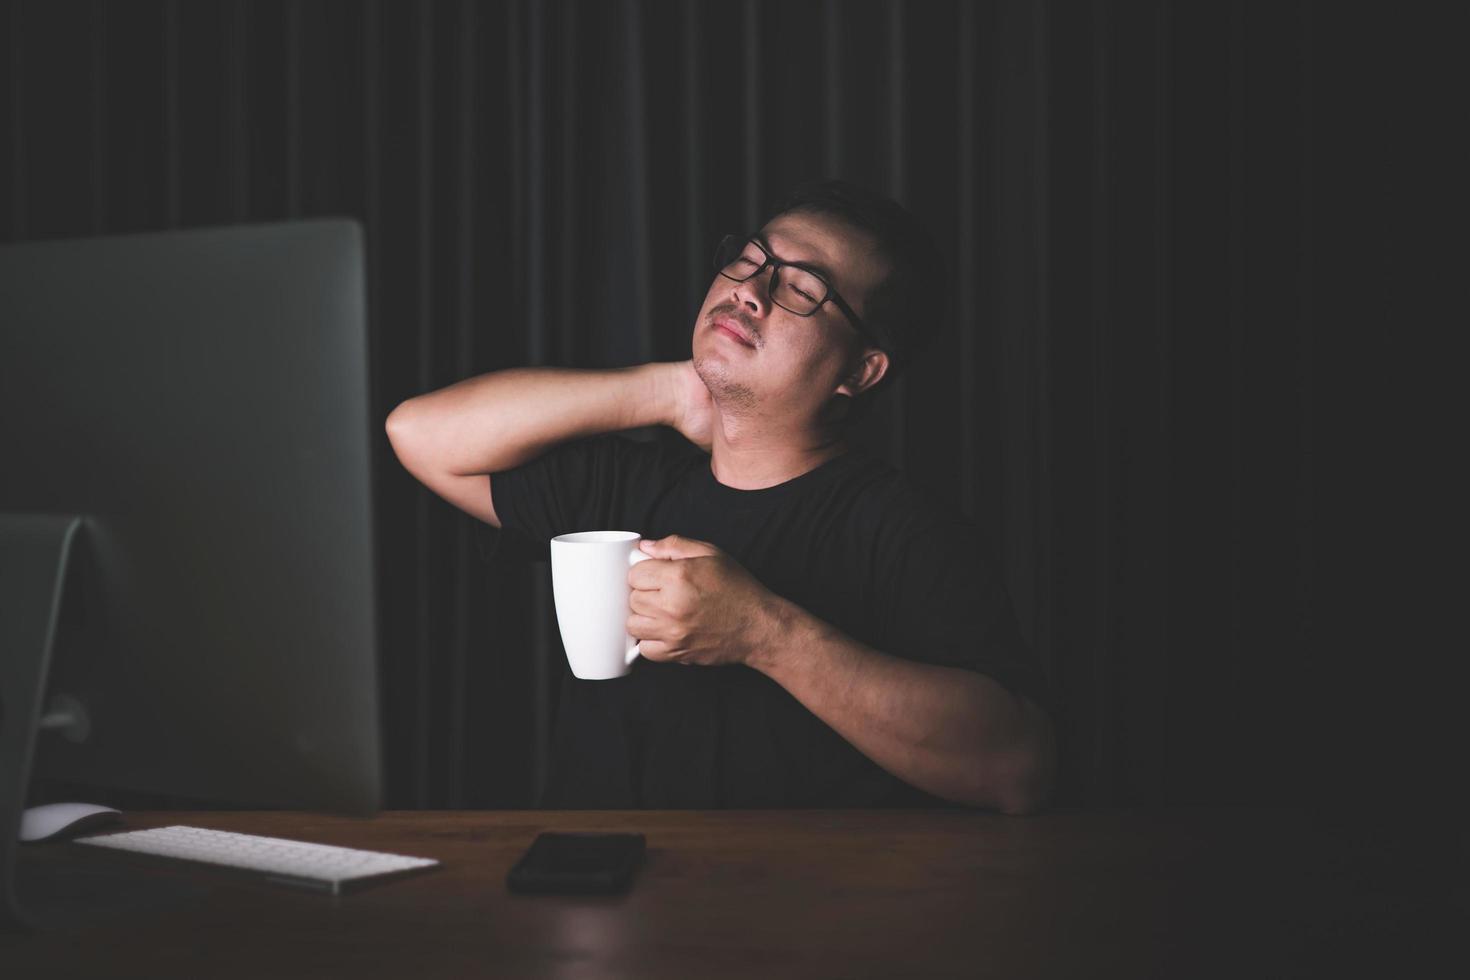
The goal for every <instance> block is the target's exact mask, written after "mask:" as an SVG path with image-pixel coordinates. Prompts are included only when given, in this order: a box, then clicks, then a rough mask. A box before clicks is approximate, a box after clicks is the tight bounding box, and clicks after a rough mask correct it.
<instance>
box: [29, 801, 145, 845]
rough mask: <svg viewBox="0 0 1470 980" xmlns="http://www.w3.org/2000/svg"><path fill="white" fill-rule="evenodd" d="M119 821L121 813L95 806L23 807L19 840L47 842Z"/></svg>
mask: <svg viewBox="0 0 1470 980" xmlns="http://www.w3.org/2000/svg"><path fill="white" fill-rule="evenodd" d="M121 820H122V811H121V810H114V809H113V808H112V807H110V806H98V805H97V804H96V803H42V804H41V805H40V806H33V807H27V808H26V810H25V811H24V812H23V813H22V814H21V815H20V839H21V840H23V841H41V840H49V839H50V838H53V837H59V836H62V835H65V836H71V835H73V834H78V833H81V832H82V831H84V830H91V829H93V828H94V827H100V826H105V825H107V824H110V823H117V822H120V821H121Z"/></svg>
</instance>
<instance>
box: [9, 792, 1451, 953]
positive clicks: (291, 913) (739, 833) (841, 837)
mask: <svg viewBox="0 0 1470 980" xmlns="http://www.w3.org/2000/svg"><path fill="white" fill-rule="evenodd" d="M170 823H181V824H192V825H195V826H201V827H218V828H221V829H226V830H237V831H243V832H248V833H259V834H269V835H274V836H281V837H289V838H295V839H299V840H309V841H320V842H323V843H331V844H341V845H346V846H351V847H361V848H369V849H373V850H382V851H392V852H397V853H403V854H412V855H421V856H425V857H433V858H438V859H439V860H440V861H442V862H443V864H444V867H442V868H441V869H438V870H435V871H433V872H430V873H427V874H422V875H418V876H416V877H410V878H404V879H400V880H397V881H390V882H384V883H381V884H379V885H375V886H372V887H370V888H368V889H366V890H363V891H360V892H357V893H354V894H349V895H346V896H342V897H340V898H333V897H331V896H325V895H320V894H315V893H310V892H303V891H298V890H294V889H291V888H287V887H283V886H277V885H271V884H268V883H264V882H257V881H254V880H241V879H238V878H236V877H233V876H229V875H228V873H221V872H216V871H213V870H210V869H198V870H195V869H194V868H192V867H190V868H186V869H177V868H176V866H174V865H172V864H164V865H159V864H157V863H154V864H152V865H151V866H150V869H149V870H150V875H166V876H169V877H171V878H177V879H178V880H179V881H182V882H185V883H186V884H188V883H193V884H197V885H198V886H199V891H198V894H197V895H196V896H195V897H193V898H190V899H189V900H187V901H184V902H176V903H174V904H172V905H170V906H166V907H145V908H139V909H137V910H135V911H132V912H129V913H127V914H126V915H124V916H123V917H122V918H116V919H113V920H111V921H108V922H105V923H97V924H92V925H89V926H86V927H74V928H70V929H67V930H64V931H60V932H51V933H43V934H35V935H29V936H26V935H14V934H10V935H0V977H4V978H5V980H12V978H14V980H20V978H30V977H48V976H64V977H69V976H78V977H80V976H95V977H115V976H147V977H155V978H162V977H191V978H194V977H198V978H208V977H270V978H275V977H293V976H303V977H336V976H344V977H345V976H352V977H360V976H362V977H376V976H384V977H387V976H396V977H410V978H413V980H423V978H429V977H475V976H504V977H650V978H653V977H678V978H703V977H941V976H944V977H948V976H964V977H1005V978H1018V977H1114V976H1116V977H1130V978H1136V977H1171V978H1173V977H1179V978H1192V977H1202V976H1210V977H1214V976H1220V977H1226V976H1228V977H1251V978H1254V977H1296V976H1357V975H1374V974H1376V975H1379V976H1423V975H1428V974H1427V973H1421V972H1419V971H1417V970H1416V969H1415V968H1413V967H1412V966H1411V965H1410V964H1411V962H1412V959H1413V957H1414V956H1416V955H1424V954H1425V952H1426V950H1425V947H1424V944H1423V943H1422V941H1421V940H1420V937H1419V936H1418V935H1417V930H1418V928H1419V926H1420V925H1422V923H1423V922H1424V921H1425V920H1424V919H1423V918H1422V916H1421V914H1420V911H1419V909H1418V905H1417V903H1418V902H1420V900H1421V899H1422V898H1423V897H1424V892H1423V891H1422V889H1423V883H1422V881H1420V880H1419V879H1418V878H1417V876H1415V875H1413V874H1411V873H1409V869H1407V868H1405V867H1402V866H1400V865H1399V864H1397V863H1395V860H1394V856H1393V855H1392V854H1391V853H1390V852H1389V851H1388V850H1385V849H1384V842H1383V841H1381V840H1379V841H1377V842H1375V841H1372V840H1358V839H1354V838H1346V837H1338V836H1333V835H1329V834H1325V833H1324V832H1322V831H1321V829H1320V828H1316V827H1313V826H1312V825H1311V823H1310V821H1308V820H1307V819H1306V818H1305V817H1302V816H1293V815H1290V814H1282V813H1269V812H1260V811H1217V810H1209V811H1205V810H1195V811H1171V812H1089V813H1066V812H1054V813H1049V814H1045V815H1042V816H1038V817H1030V818H1016V817H1004V816H999V815H994V814H987V813H982V812H975V811H965V810H932V811H874V810H864V811H853V810H822V811H813V810H805V811H767V810H758V811H749V810H747V811H581V812H548V811H527V810H519V811H517V810H511V811H466V812H412V811H407V812H388V813H383V814H380V815H379V816H377V817H375V818H373V819H370V820H354V819H351V818H341V817H328V816H320V815H313V814H301V813H287V812H251V813H225V812H200V813H193V812H191V813H166V812H158V813H133V814H129V816H128V824H129V826H130V827H132V828H142V827H153V826H163V825H166V824H170ZM622 829H627V830H638V831H642V832H643V833H644V834H646V835H647V839H648V855H647V860H646V863H645V864H644V866H643V868H642V869H641V871H640V872H639V874H638V876H637V878H635V881H634V885H633V888H632V890H631V892H629V893H628V894H626V895H622V896H614V897H581V896H577V897H566V896H548V895H538V896H523V895H517V894H512V893H510V892H509V891H507V889H506V886H505V875H506V872H507V871H508V870H509V868H510V866H511V864H512V863H513V862H514V861H515V860H516V858H517V857H518V856H519V855H520V854H521V853H522V852H523V851H524V850H525V848H526V847H527V846H528V845H529V844H530V842H531V840H532V838H533V837H534V836H535V835H536V834H537V833H538V832H540V831H542V830H622ZM33 846H35V845H33ZM39 846H40V847H45V848H52V849H54V850H53V853H59V849H67V850H69V851H71V852H73V853H75V852H76V851H79V850H83V849H82V847H81V845H76V844H48V845H39ZM87 851H88V852H89V853H91V851H90V849H87ZM140 894H141V892H140ZM1460 901H1461V902H1462V903H1463V891H1462V892H1460ZM1451 905H1453V903H1451ZM1378 956H1386V957H1389V958H1388V959H1385V960H1383V962H1382V963H1381V964H1380V963H1379V962H1378V961H1377V960H1375V959H1373V958H1374V957H1378ZM1380 965H1381V966H1382V967H1383V969H1382V970H1381V971H1379V970H1378V969H1377V967H1378V966H1380Z"/></svg>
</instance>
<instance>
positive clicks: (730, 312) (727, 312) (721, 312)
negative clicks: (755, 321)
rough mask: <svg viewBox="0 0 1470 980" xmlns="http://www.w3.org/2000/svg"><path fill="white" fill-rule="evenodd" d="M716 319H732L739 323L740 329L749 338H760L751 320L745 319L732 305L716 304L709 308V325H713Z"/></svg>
mask: <svg viewBox="0 0 1470 980" xmlns="http://www.w3.org/2000/svg"><path fill="white" fill-rule="evenodd" d="M716 320H733V321H735V322H736V323H738V324H740V329H742V330H744V331H745V333H746V335H747V336H749V337H750V339H751V340H760V334H759V332H757V331H756V329H755V327H754V326H752V325H751V322H750V321H749V320H747V319H746V318H745V316H744V315H743V314H741V313H740V311H739V310H738V309H736V308H735V307H733V306H717V307H715V308H714V309H712V310H710V312H709V323H710V326H714V324H715V321H716Z"/></svg>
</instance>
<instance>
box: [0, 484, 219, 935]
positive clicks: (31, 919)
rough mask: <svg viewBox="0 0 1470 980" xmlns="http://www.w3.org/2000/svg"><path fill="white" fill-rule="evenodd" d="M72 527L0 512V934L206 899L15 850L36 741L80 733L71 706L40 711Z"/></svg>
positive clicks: (61, 846)
mask: <svg viewBox="0 0 1470 980" xmlns="http://www.w3.org/2000/svg"><path fill="white" fill-rule="evenodd" d="M82 524H83V519H82V518H81V517H80V516H77V515H70V514H67V515H58V514H11V513H0V610H3V614H0V931H26V930H33V929H53V928H60V927H65V926H75V925H82V924H86V923H89V922H96V921H100V920H103V919H107V918H111V917H113V916H115V915H121V914H125V913H128V912H131V911H134V910H139V909H147V908H152V907H158V906H160V905H170V904H173V903H175V902H179V901H187V900H189V899H191V898H193V897H197V896H198V895H200V894H202V893H203V892H204V891H206V889H205V888H204V887H202V886H200V885H198V884H195V883H191V882H188V881H184V880H182V879H179V878H174V877H171V876H167V875H155V874H150V873H149V870H151V869H147V870H145V869H129V868H127V867H126V866H124V865H121V864H117V863H113V862H110V861H109V860H107V856H105V855H97V854H91V853H82V852H84V851H90V850H93V849H88V848H83V847H81V846H80V845H76V844H70V843H67V842H65V841H58V842H51V843H35V844H21V843H20V819H21V814H22V813H23V812H24V809H25V801H26V792H27V790H28V788H29V786H30V778H31V762H32V760H33V758H34V757H35V750H36V738H37V734H38V732H40V731H41V730H42V729H59V730H62V731H65V730H67V729H69V728H71V729H75V727H76V726H78V725H82V726H84V725H85V717H84V716H83V715H82V710H83V709H82V708H81V706H80V705H75V706H74V707H72V708H70V709H68V708H66V707H65V701H64V700H59V701H58V704H56V705H53V706H52V710H51V711H49V712H45V711H43V705H42V699H43V698H44V697H45V695H46V680H47V676H48V673H49V672H50V669H51V650H52V647H53V645H54V643H55V640H56V626H57V621H58V617H59V615H60V611H61V600H62V596H63V594H64V593H65V585H66V577H67V567H68V565H69V564H70V563H71V559H72V551H73V547H74V545H75V542H76V538H77V532H78V531H79V530H80V529H81V527H82ZM59 706H60V707H61V710H57V708H58V707H59Z"/></svg>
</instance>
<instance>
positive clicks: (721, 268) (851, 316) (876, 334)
mask: <svg viewBox="0 0 1470 980" xmlns="http://www.w3.org/2000/svg"><path fill="white" fill-rule="evenodd" d="M732 240H735V241H738V242H739V243H740V246H741V251H742V252H743V251H744V250H745V246H746V245H747V244H754V245H755V247H756V248H758V249H760V250H761V254H762V255H764V256H765V257H766V260H765V261H764V262H762V263H761V264H760V265H759V266H758V267H757V268H756V270H755V271H754V272H752V273H751V274H750V275H748V276H746V277H745V278H744V279H736V278H735V277H734V276H732V275H729V274H727V273H726V272H725V269H727V268H728V267H729V266H730V264H731V263H733V262H734V259H731V260H730V262H727V263H725V264H724V265H721V264H720V253H722V252H723V251H724V250H725V245H726V243H727V242H730V241H732ZM736 258H739V255H738V254H737V255H736ZM788 265H789V266H791V267H792V268H793V269H800V270H801V271H802V272H805V273H806V274H807V275H809V276H815V277H816V278H817V279H818V280H819V281H820V282H821V284H822V285H823V286H826V287H827V293H826V295H825V296H823V297H822V298H821V299H820V300H818V301H817V305H816V306H814V307H812V309H811V312H810V313H798V312H796V311H795V310H793V309H791V307H789V306H786V305H784V304H783V303H781V302H780V301H779V300H777V299H776V290H777V288H779V287H780V285H781V270H782V268H784V267H785V266H788ZM714 266H715V271H716V272H718V273H719V274H720V275H722V276H724V277H725V278H726V279H728V280H730V281H731V282H749V281H750V280H752V279H754V278H756V277H757V276H759V275H760V274H761V273H762V272H765V271H766V268H767V267H769V268H770V270H771V288H770V290H769V295H770V297H771V302H772V303H775V304H776V305H777V306H779V307H781V309H783V310H785V311H786V312H787V313H790V314H791V315H792V316H800V317H808V316H813V315H815V314H816V312H817V311H818V310H820V309H821V308H822V307H823V306H824V305H826V303H827V301H828V300H831V301H832V305H833V306H836V307H837V308H838V309H839V310H841V311H842V314H843V316H845V317H847V319H848V322H849V323H851V324H852V325H853V328H854V329H856V330H857V332H858V333H860V334H862V335H863V336H864V337H866V338H867V339H868V340H871V341H872V342H873V346H875V347H877V348H878V349H880V350H882V351H885V352H889V351H891V350H892V345H891V344H889V343H888V342H887V341H886V340H885V339H884V337H886V333H884V332H883V331H881V330H879V329H876V328H874V327H870V326H869V325H868V324H866V323H864V322H863V321H862V319H861V318H860V317H859V316H858V315H857V314H856V313H855V312H853V309H852V307H851V306H848V305H847V301H846V300H844V299H843V298H842V297H841V296H839V295H838V294H837V290H836V289H835V288H834V287H833V286H832V284H831V283H830V282H828V281H827V277H826V276H824V275H823V274H822V273H820V272H818V271H817V270H816V269H813V268H811V267H810V266H809V265H807V264H806V263H805V262H787V261H784V260H782V259H778V258H776V257H775V256H774V255H772V254H771V246H770V245H769V244H768V243H767V242H766V241H765V239H764V238H762V237H761V235H760V233H759V232H756V233H755V234H753V235H746V236H745V237H744V238H740V237H739V236H737V235H726V236H725V237H724V238H722V239H720V244H719V245H718V246H716V248H715V255H714Z"/></svg>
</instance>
